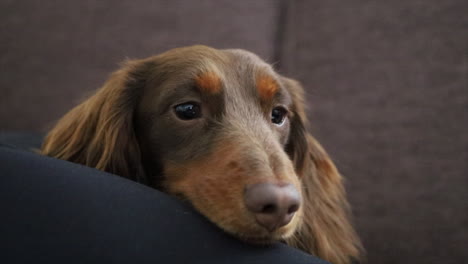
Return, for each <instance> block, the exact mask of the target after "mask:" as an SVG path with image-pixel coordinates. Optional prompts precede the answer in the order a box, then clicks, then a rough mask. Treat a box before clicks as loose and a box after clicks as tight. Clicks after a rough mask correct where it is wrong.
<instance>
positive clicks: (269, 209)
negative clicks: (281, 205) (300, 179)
mask: <svg viewBox="0 0 468 264" xmlns="http://www.w3.org/2000/svg"><path fill="white" fill-rule="evenodd" d="M275 211H276V205H274V204H267V205H265V206H264V207H263V208H262V210H261V213H264V214H272V213H274V212H275Z"/></svg>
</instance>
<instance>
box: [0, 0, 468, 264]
mask: <svg viewBox="0 0 468 264" xmlns="http://www.w3.org/2000/svg"><path fill="white" fill-rule="evenodd" d="M0 14H1V17H0V21H1V30H0V39H1V41H0V47H1V48H0V52H1V56H0V131H18V130H22V131H45V130H46V129H47V128H48V127H49V126H50V124H52V123H53V121H54V120H56V119H57V118H58V117H60V116H61V115H63V114H64V113H65V112H66V111H67V110H68V109H70V108H71V107H72V106H73V105H74V104H75V103H76V102H78V101H79V100H80V99H81V98H83V96H84V95H86V94H87V93H89V92H90V91H92V90H94V89H95V88H97V87H99V85H100V84H101V83H102V82H103V81H104V80H105V79H106V77H107V75H108V74H109V73H110V72H111V71H112V70H114V69H116V68H117V65H118V63H119V62H120V61H122V60H124V59H125V58H142V57H146V56H149V55H152V54H157V53H159V52H162V51H165V50H167V49H170V48H173V47H178V46H184V45H191V44H206V45H210V46H214V47H217V48H243V49H247V50H250V51H253V52H255V53H257V54H259V55H261V56H262V57H263V58H265V59H266V60H267V61H269V62H272V63H275V65H276V68H277V69H278V70H279V71H280V72H282V73H284V74H286V75H288V76H292V77H294V78H296V79H298V80H300V81H301V82H302V83H303V84H304V86H305V87H306V89H307V91H308V97H307V102H308V103H309V105H310V112H309V115H310V118H311V119H312V120H313V122H312V123H313V124H312V131H313V132H314V134H315V135H316V136H317V138H319V140H320V141H321V142H322V143H323V145H324V146H325V147H326V148H327V149H328V151H329V152H330V154H331V155H332V157H334V159H335V161H336V163H337V166H338V168H339V169H340V170H341V171H342V172H343V174H344V175H345V176H346V178H347V188H348V195H349V198H350V200H351V203H352V205H353V208H354V217H355V223H356V226H357V229H358V232H359V234H360V236H361V237H362V239H363V242H364V245H365V247H366V249H367V253H368V260H369V263H425V264H428V263H464V262H466V261H467V259H468V15H467V14H468V2H467V1H466V0H447V1H439V0H425V1H423V0H408V1H384V0H376V1H357V0H351V1H336V0H320V1H281V0H257V1H227V0H221V1H219V0H202V1H181V0H176V1H165V0H158V1H155V0H151V1H150V0H120V1H95V2H94V1H73V2H70V1H32V0H25V1H7V0H2V1H0Z"/></svg>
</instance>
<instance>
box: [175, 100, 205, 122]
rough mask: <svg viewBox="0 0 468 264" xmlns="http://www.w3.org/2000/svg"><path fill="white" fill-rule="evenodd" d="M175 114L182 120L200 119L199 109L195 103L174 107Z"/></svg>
mask: <svg viewBox="0 0 468 264" xmlns="http://www.w3.org/2000/svg"><path fill="white" fill-rule="evenodd" d="M174 111H175V114H176V115H177V117H178V118H180V119H182V120H191V119H195V118H200V117H201V107H200V105H199V104H197V103H183V104H180V105H176V106H175V107H174Z"/></svg>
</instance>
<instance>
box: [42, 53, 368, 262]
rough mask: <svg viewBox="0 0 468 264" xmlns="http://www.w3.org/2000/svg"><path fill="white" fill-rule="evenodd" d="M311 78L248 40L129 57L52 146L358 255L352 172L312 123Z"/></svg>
mask: <svg viewBox="0 0 468 264" xmlns="http://www.w3.org/2000/svg"><path fill="white" fill-rule="evenodd" d="M302 98H303V89H302V88H301V86H300V85H299V83H297V82H296V81H294V80H291V79H288V78H285V77H283V76H281V75H279V74H278V73H276V72H275V71H274V70H273V69H272V67H271V66H270V65H268V64H267V63H265V62H264V61H262V60H261V59H260V58H258V57H257V56H256V55H254V54H252V53H249V52H246V51H243V50H216V49H212V48H209V47H204V46H193V47H186V48H179V49H174V50H170V51H168V52H166V53H163V54H161V55H158V56H154V57H150V58H147V59H143V60H134V61H128V62H126V63H125V64H124V65H123V67H122V68H121V69H120V70H119V71H117V72H115V73H113V74H112V76H111V77H110V79H109V80H108V81H107V82H106V83H105V84H104V86H103V87H102V88H101V89H100V90H99V91H98V92H97V93H96V94H95V95H93V96H92V97H90V98H89V99H88V100H86V101H85V102H83V103H82V104H81V105H79V106H77V107H76V108H74V109H73V110H72V111H70V112H69V113H68V114H67V115H65V116H64V117H63V118H62V119H61V120H60V121H59V123H58V124H57V125H56V127H55V128H54V129H53V130H52V131H51V132H50V133H49V135H48V136H47V138H46V140H45V142H44V145H43V153H44V154H46V155H49V156H54V157H57V158H61V159H66V160H70V161H74V162H77V163H81V164H85V165H87V166H91V167H95V168H98V169H101V170H105V171H108V172H111V173H115V174H117V175H121V176H123V177H127V178H130V179H133V180H136V181H139V182H142V183H145V184H148V185H150V186H153V187H155V188H157V189H160V190H163V191H165V192H167V193H170V194H174V195H176V196H178V197H181V198H182V199H185V200H187V201H189V202H190V203H191V204H192V205H193V206H194V207H195V208H196V209H197V210H198V211H200V212H201V213H202V214H203V215H205V216H206V217H207V218H208V219H210V220H211V221H212V222H214V223H215V224H216V225H218V226H219V227H221V228H222V229H224V230H225V231H227V232H228V233H231V234H233V235H235V236H237V237H240V238H242V239H244V240H247V241H251V242H258V243H265V242H271V241H275V240H285V241H286V242H287V243H288V244H290V245H293V246H296V247H298V248H301V249H304V250H306V251H308V252H310V253H312V254H316V255H318V256H319V257H322V258H324V259H326V260H329V261H332V262H334V263H348V262H349V261H350V259H352V258H358V255H359V250H360V244H359V240H358V238H357V236H356V234H355V233H354V231H353V229H352V227H351V226H350V224H349V222H348V220H347V219H348V217H347V211H348V205H347V202H346V199H345V196H344V190H343V187H342V183H341V181H342V179H341V176H340V175H339V173H338V172H337V170H336V168H335V166H334V165H333V163H332V162H331V160H330V159H329V157H328V156H327V154H326V152H325V151H324V150H323V149H322V147H321V146H320V145H319V144H318V142H317V141H316V140H315V139H314V138H313V137H312V136H311V135H310V134H308V133H307V131H306V129H305V127H306V124H307V120H306V115H305V112H304V106H303V102H302Z"/></svg>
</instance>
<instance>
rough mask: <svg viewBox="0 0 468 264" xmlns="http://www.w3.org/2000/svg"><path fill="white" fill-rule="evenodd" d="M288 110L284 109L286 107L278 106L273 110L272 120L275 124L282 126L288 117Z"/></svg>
mask: <svg viewBox="0 0 468 264" xmlns="http://www.w3.org/2000/svg"><path fill="white" fill-rule="evenodd" d="M287 113H288V110H286V109H284V107H281V106H278V107H275V108H273V110H271V122H272V123H273V124H276V125H279V126H281V125H282V124H283V123H284V120H285V119H286V115H287Z"/></svg>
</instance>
